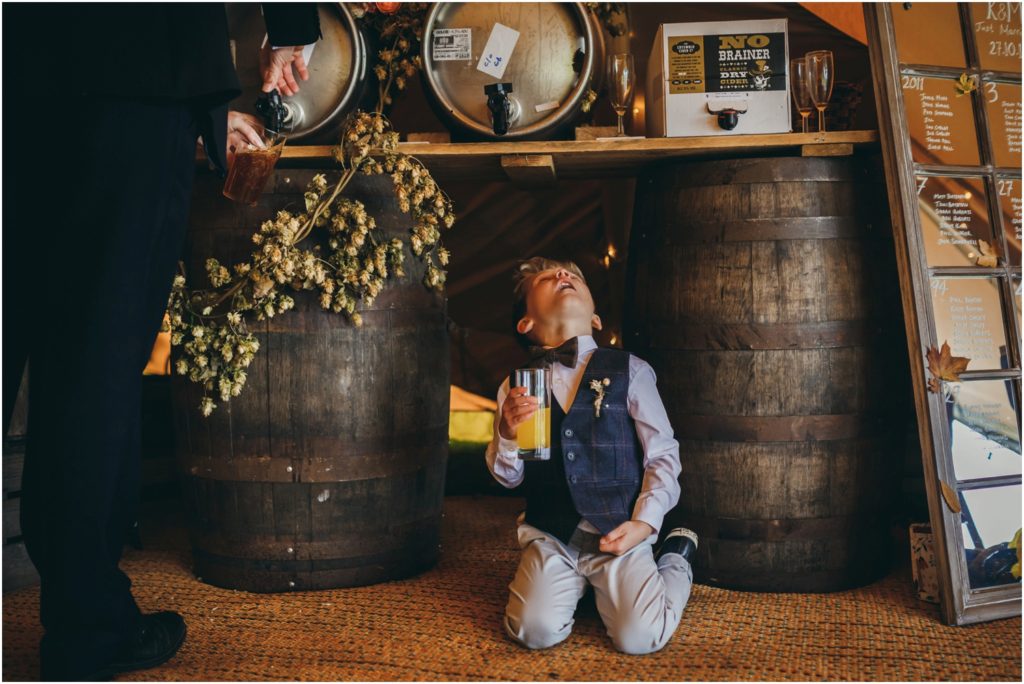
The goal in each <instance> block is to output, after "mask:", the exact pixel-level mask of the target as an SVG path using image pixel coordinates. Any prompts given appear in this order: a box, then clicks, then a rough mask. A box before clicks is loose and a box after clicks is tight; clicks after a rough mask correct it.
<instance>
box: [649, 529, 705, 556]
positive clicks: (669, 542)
mask: <svg viewBox="0 0 1024 684" xmlns="http://www.w3.org/2000/svg"><path fill="white" fill-rule="evenodd" d="M666 553H678V554H679V555H680V556H682V557H683V558H685V559H686V561H687V562H688V563H693V559H694V557H695V556H696V555H697V533H696V532H694V531H693V530H688V529H686V528H685V527H676V528H674V529H673V530H671V531H670V532H669V533H668V536H666V537H665V541H664V542H662V543H661V548H660V549H658V560H661V557H662V556H664V555H665V554H666Z"/></svg>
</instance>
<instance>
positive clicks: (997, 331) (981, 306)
mask: <svg viewBox="0 0 1024 684" xmlns="http://www.w3.org/2000/svg"><path fill="white" fill-rule="evenodd" d="M932 310H933V311H934V314H935V334H936V337H937V339H938V345H939V347H940V348H941V347H942V344H943V343H944V342H948V343H949V347H950V351H951V352H952V354H953V356H966V357H967V358H969V359H970V363H969V364H968V366H967V370H972V371H976V370H999V369H1001V368H1008V367H1009V359H1008V357H1007V349H1006V333H1005V331H1004V329H1003V309H1002V304H1001V303H1000V298H999V280H998V279H996V278H932Z"/></svg>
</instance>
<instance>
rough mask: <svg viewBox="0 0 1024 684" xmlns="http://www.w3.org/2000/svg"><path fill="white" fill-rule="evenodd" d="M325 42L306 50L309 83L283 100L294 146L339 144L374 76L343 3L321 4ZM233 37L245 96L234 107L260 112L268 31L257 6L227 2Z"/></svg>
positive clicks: (289, 134)
mask: <svg viewBox="0 0 1024 684" xmlns="http://www.w3.org/2000/svg"><path fill="white" fill-rule="evenodd" d="M318 8H319V11H320V31H321V33H322V34H323V38H321V39H320V40H318V41H317V42H316V43H315V44H314V45H312V46H309V47H307V48H306V54H307V59H306V63H307V66H308V68H309V80H308V81H300V82H299V92H298V93H297V94H295V95H293V96H291V97H285V98H283V100H284V104H285V107H286V108H287V109H288V116H287V118H286V120H285V129H286V130H285V133H286V134H287V135H288V138H289V140H290V141H292V142H298V141H301V142H306V143H310V142H334V138H335V137H336V136H337V134H338V132H339V130H340V127H341V124H342V122H343V121H344V119H345V116H346V115H347V114H348V113H349V112H351V111H352V110H353V109H354V108H355V107H356V106H357V105H358V104H359V103H360V101H361V100H362V99H363V96H364V94H365V92H366V86H367V80H368V75H369V66H368V65H369V61H368V59H367V54H366V42H365V40H364V38H363V35H362V33H360V31H359V27H358V26H357V25H356V21H355V18H354V17H353V16H352V14H351V13H350V12H349V10H348V9H347V8H346V7H345V5H344V4H343V3H319V4H318ZM227 14H228V33H229V35H230V38H231V54H232V57H233V59H234V60H235V68H236V70H237V71H238V79H239V81H241V84H242V94H241V96H239V97H238V99H236V100H235V101H234V102H232V104H231V107H232V109H237V110H238V111H242V112H248V113H250V114H255V113H256V108H255V104H256V100H257V98H258V97H259V94H260V86H261V85H262V84H263V81H262V78H261V76H260V65H259V49H260V46H261V45H262V44H263V42H264V40H266V36H267V32H266V28H265V24H264V23H263V17H262V16H261V14H260V6H259V5H258V4H246V3H228V4H227Z"/></svg>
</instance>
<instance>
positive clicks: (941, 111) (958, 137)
mask: <svg viewBox="0 0 1024 684" xmlns="http://www.w3.org/2000/svg"><path fill="white" fill-rule="evenodd" d="M901 84H902V87H903V102H904V107H905V108H906V112H907V128H908V130H909V132H910V138H911V153H912V155H913V158H914V161H916V162H918V163H919V164H949V165H956V166H976V165H977V164H978V163H979V157H978V145H977V138H976V137H975V133H974V113H973V112H972V111H971V97H970V96H961V97H957V96H956V94H957V90H956V82H955V81H954V80H952V79H946V78H930V77H927V76H912V75H907V74H905V75H903V76H902V77H901Z"/></svg>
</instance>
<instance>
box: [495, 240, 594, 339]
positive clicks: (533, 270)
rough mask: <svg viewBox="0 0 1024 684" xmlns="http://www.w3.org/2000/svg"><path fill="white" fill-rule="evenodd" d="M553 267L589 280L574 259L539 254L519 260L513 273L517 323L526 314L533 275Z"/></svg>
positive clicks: (584, 280) (585, 280)
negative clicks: (549, 257)
mask: <svg viewBox="0 0 1024 684" xmlns="http://www.w3.org/2000/svg"><path fill="white" fill-rule="evenodd" d="M552 268H556V269H557V268H564V269H565V270H566V271H568V272H569V273H572V274H573V275H575V276H578V277H579V279H580V280H582V281H583V282H584V283H585V282H587V279H586V278H584V277H583V271H581V270H580V267H579V266H577V265H576V263H575V262H573V261H559V260H558V259H548V258H546V257H539V256H538V257H533V258H530V259H527V260H525V261H521V262H519V265H518V266H516V270H515V273H513V274H512V283H513V289H512V292H513V295H514V297H515V305H514V306H513V315H514V316H515V322H516V323H518V322H519V320H520V319H521V318H522V317H523V316H525V315H526V295H527V294H529V292H530V283H531V282H532V281H533V277H534V276H535V275H537V274H538V273H540V272H541V271H547V270H549V269H552Z"/></svg>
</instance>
